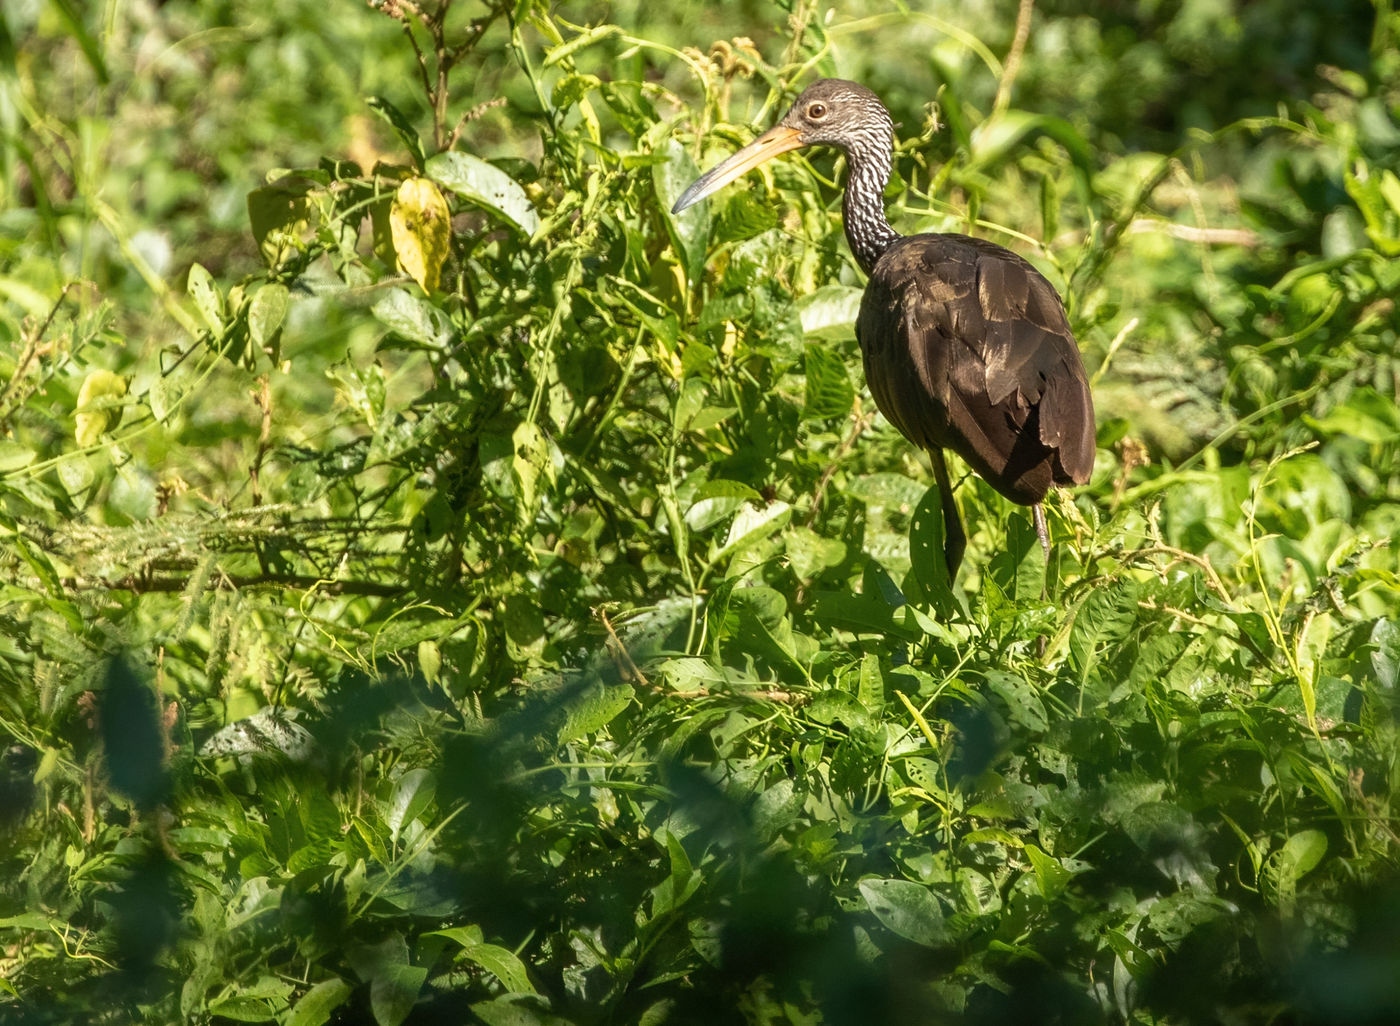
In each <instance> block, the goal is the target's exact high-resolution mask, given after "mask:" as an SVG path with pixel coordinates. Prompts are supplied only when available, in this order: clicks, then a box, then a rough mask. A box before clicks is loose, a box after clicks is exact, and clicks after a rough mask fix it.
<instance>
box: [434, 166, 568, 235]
mask: <svg viewBox="0 0 1400 1026" xmlns="http://www.w3.org/2000/svg"><path fill="white" fill-rule="evenodd" d="M424 171H425V173H426V174H427V176H428V177H429V178H431V179H432V180H433V181H435V182H437V183H438V184H439V185H441V186H443V187H444V188H446V189H451V190H452V191H453V192H454V193H456V194H457V195H458V196H459V197H461V198H462V199H464V200H467V201H468V202H470V203H475V204H476V205H477V206H480V207H483V208H484V209H486V210H488V211H490V212H491V213H493V214H495V215H497V216H498V217H500V218H501V219H503V220H504V221H505V223H506V224H508V225H510V226H512V227H514V228H515V229H517V230H518V231H519V232H521V233H522V234H524V235H525V236H527V237H528V236H531V235H533V234H535V232H536V231H538V230H539V227H540V217H539V214H537V213H536V212H535V208H534V206H533V205H532V204H531V203H530V200H529V197H527V196H526V195H525V190H524V189H522V188H521V187H520V186H519V185H518V184H516V182H515V181H514V180H513V179H512V178H511V177H510V176H509V175H507V174H506V173H505V172H504V171H502V170H501V169H500V168H498V167H495V166H494V165H492V164H488V163H486V161H484V160H482V159H481V158H480V157H474V156H472V155H471V154H469V153H459V152H457V151H455V150H454V151H452V152H449V153H439V154H437V155H436V156H435V157H433V158H431V159H430V160H429V161H428V164H427V167H426V168H425V169H424Z"/></svg>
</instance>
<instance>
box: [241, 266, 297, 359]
mask: <svg viewBox="0 0 1400 1026" xmlns="http://www.w3.org/2000/svg"><path fill="white" fill-rule="evenodd" d="M290 304H291V299H290V294H289V293H288V292H287V286H285V285H282V284H280V283H278V282H268V283H267V284H266V285H264V286H262V287H261V288H260V289H258V290H257V291H256V292H254V293H253V299H252V302H251V303H250V304H249V307H248V337H249V338H250V339H251V340H252V342H253V345H255V346H257V347H258V348H259V349H261V350H262V351H263V352H264V353H266V354H267V355H268V357H269V358H270V359H271V360H272V361H273V362H274V363H279V362H281V338H282V324H283V322H284V321H285V320H286V319H287V309H288V307H289V306H290Z"/></svg>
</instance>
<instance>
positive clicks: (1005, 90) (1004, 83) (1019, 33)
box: [988, 0, 1035, 120]
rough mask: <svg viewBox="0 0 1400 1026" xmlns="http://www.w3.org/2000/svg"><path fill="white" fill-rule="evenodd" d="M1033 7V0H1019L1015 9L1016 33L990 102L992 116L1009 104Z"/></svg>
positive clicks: (1029, 32)
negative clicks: (993, 98) (995, 96)
mask: <svg viewBox="0 0 1400 1026" xmlns="http://www.w3.org/2000/svg"><path fill="white" fill-rule="evenodd" d="M1034 7H1035V0H1021V6H1020V7H1019V8H1018V9H1017V11H1016V35H1015V36H1013V37H1012V40H1011V50H1010V51H1009V52H1008V53H1007V55H1006V64H1005V65H1004V67H1003V71H1002V73H1001V82H1000V83H998V85H997V98H996V100H995V102H993V104H992V117H993V118H994V117H996V116H997V115H998V114H1000V113H1001V112H1002V111H1004V110H1005V109H1006V108H1007V107H1008V106H1010V105H1011V87H1012V85H1014V84H1015V82H1016V75H1017V73H1018V72H1019V71H1020V70H1021V55H1022V54H1024V53H1025V52H1026V40H1027V39H1029V38H1030V34H1031V10H1032V9H1033V8H1034ZM988 120H991V119H990V118H989V119H988Z"/></svg>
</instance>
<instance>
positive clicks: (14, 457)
mask: <svg viewBox="0 0 1400 1026" xmlns="http://www.w3.org/2000/svg"><path fill="white" fill-rule="evenodd" d="M37 455H38V454H37V453H35V451H34V450H33V449H31V448H29V446H27V445H21V444H20V443H19V442H12V441H10V440H9V439H6V438H0V474H8V473H11V472H13V471H16V470H22V469H24V468H25V467H27V466H29V464H31V463H33V462H34V460H35V457H36V456H37Z"/></svg>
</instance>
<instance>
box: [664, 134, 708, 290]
mask: <svg viewBox="0 0 1400 1026" xmlns="http://www.w3.org/2000/svg"><path fill="white" fill-rule="evenodd" d="M662 154H663V155H664V156H665V157H666V160H665V161H663V162H661V163H657V164H653V165H652V169H651V178H652V186H653V188H655V190H656V199H657V205H658V206H660V207H661V208H662V210H664V211H666V216H665V224H666V233H667V234H668V235H669V236H670V237H671V246H672V248H673V249H674V250H675V251H676V254H677V255H678V256H680V258H681V264H682V265H683V266H684V267H685V276H686V280H687V281H690V282H698V281H699V280H700V278H701V277H702V275H703V274H704V272H705V252H706V247H707V246H708V245H709V239H710V209H709V207H710V205H709V204H708V203H696V204H695V205H694V206H690V207H686V208H685V209H684V210H682V211H681V212H680V213H679V214H672V213H671V207H673V206H675V203H676V200H678V199H680V195H681V193H682V192H684V191H685V188H686V186H688V185H689V184H690V183H691V182H693V181H694V180H695V178H696V176H697V175H698V174H699V168H697V167H696V166H695V161H694V160H693V159H691V156H690V151H689V150H687V149H686V148H685V147H684V146H682V145H681V144H680V142H678V141H677V140H675V139H667V140H666V144H665V146H664V147H663V148H662Z"/></svg>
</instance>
